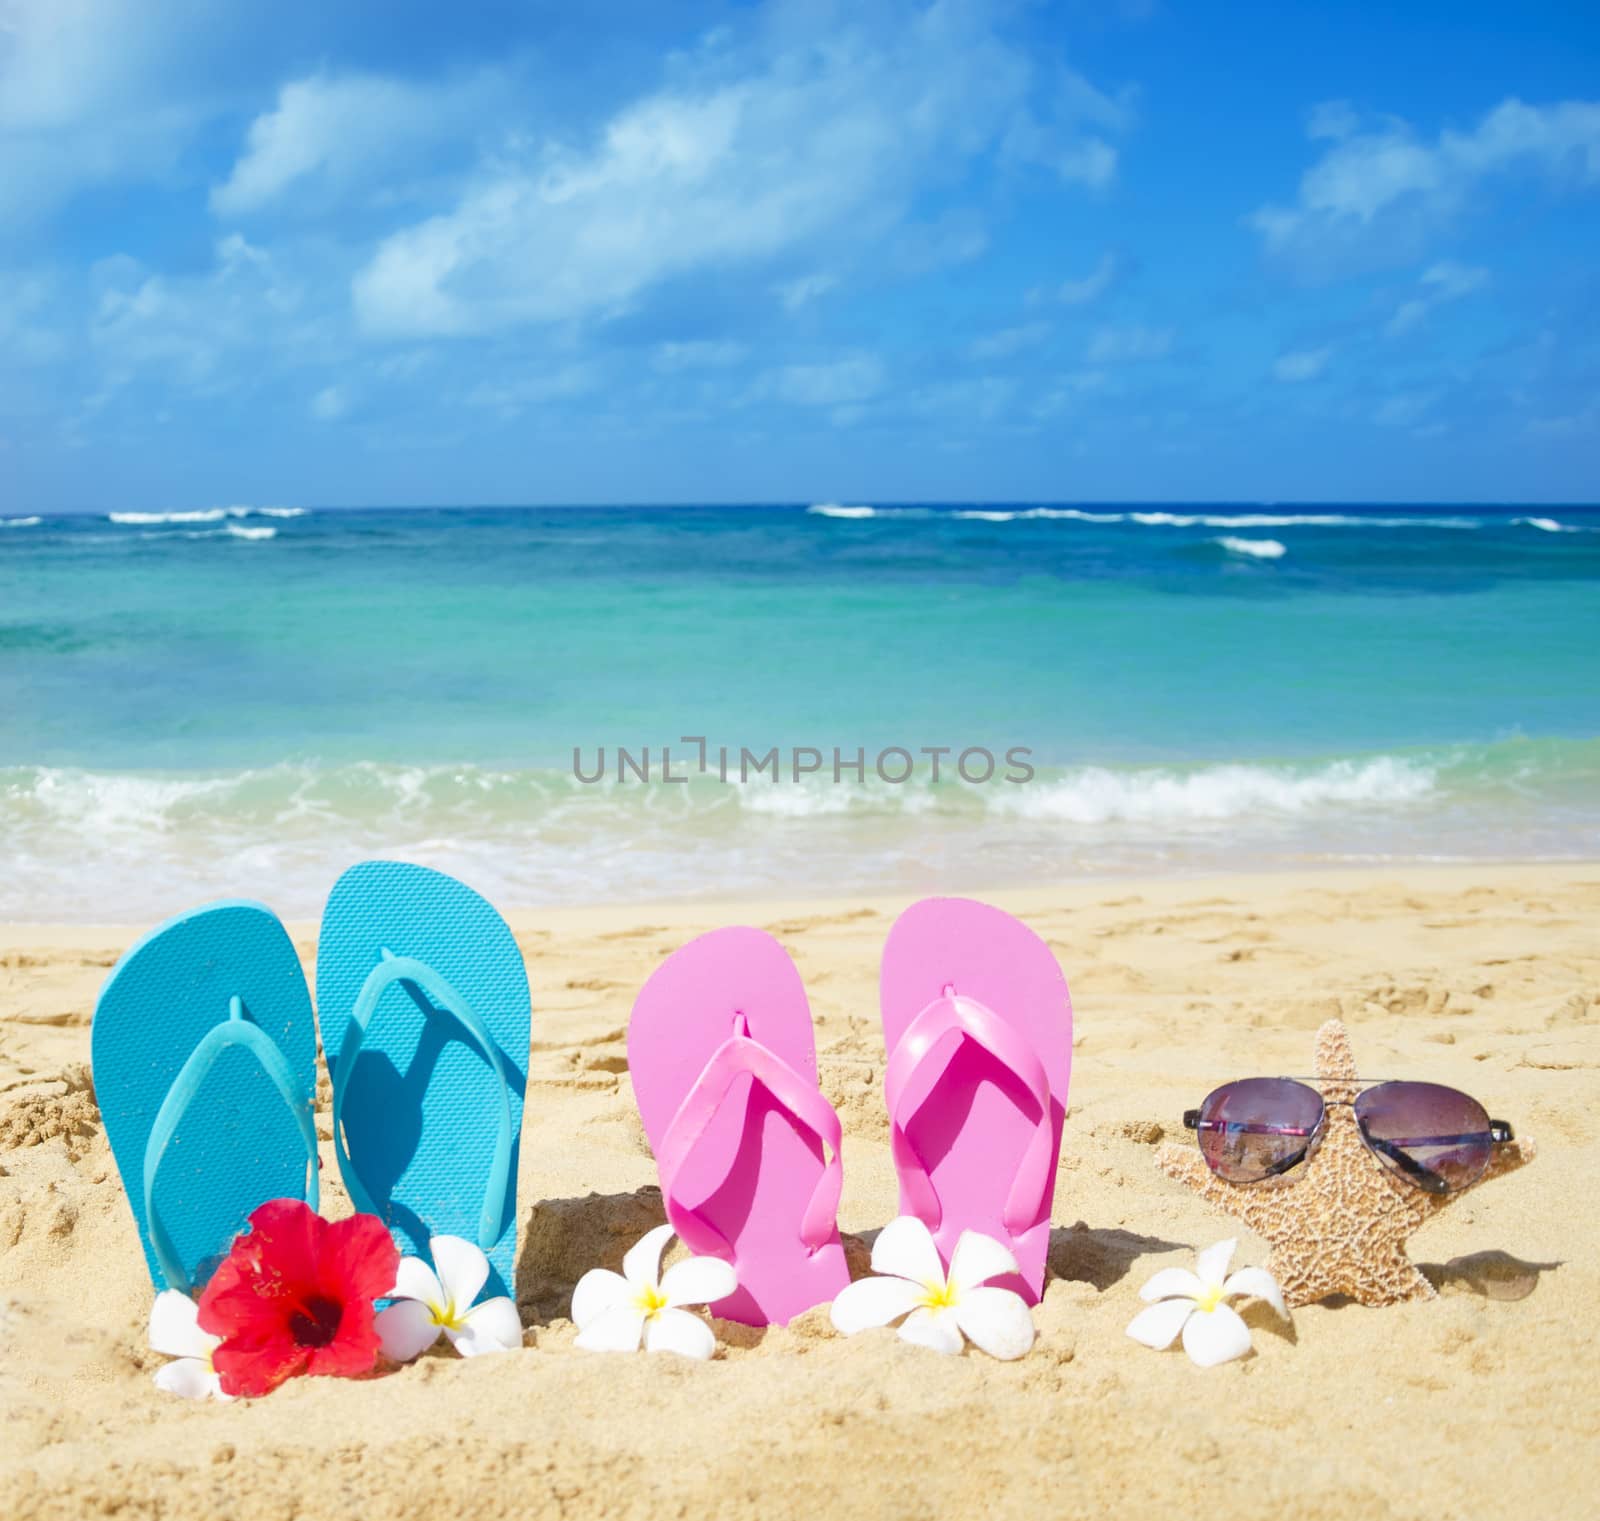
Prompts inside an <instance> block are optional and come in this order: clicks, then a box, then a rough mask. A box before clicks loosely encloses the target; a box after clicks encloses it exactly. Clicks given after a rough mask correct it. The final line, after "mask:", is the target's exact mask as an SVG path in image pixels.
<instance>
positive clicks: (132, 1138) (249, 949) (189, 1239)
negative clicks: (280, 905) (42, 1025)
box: [91, 900, 317, 1294]
mask: <svg viewBox="0 0 1600 1521" xmlns="http://www.w3.org/2000/svg"><path fill="white" fill-rule="evenodd" d="M91 1043H92V1060H93V1068H94V1086H95V1097H96V1099H97V1100H98V1102H99V1105H100V1114H101V1118H102V1119H103V1120H104V1122H105V1127H106V1137H107V1139H108V1140H109V1141H110V1142H111V1151H112V1155H113V1156H114V1157H115V1158H116V1161H117V1169H118V1171H119V1172H120V1173H121V1174H122V1182H123V1187H124V1189H125V1190H126V1192H127V1195H128V1202H129V1204H131V1205H132V1206H133V1216H134V1219H135V1220H136V1221H137V1222H138V1226H139V1241H140V1244H141V1245H142V1246H143V1247H144V1255H145V1262H146V1263H147V1265H148V1266H149V1269H150V1277H151V1279H152V1281H153V1282H154V1283H155V1286H156V1288H157V1289H158V1290H160V1289H180V1290H182V1291H183V1292H184V1293H186V1294H193V1293H197V1292H198V1291H199V1290H200V1289H201V1288H203V1287H204V1286H205V1283H206V1281H207V1279H209V1278H210V1277H211V1274H212V1273H213V1272H214V1271H215V1269H216V1267H217V1264H218V1263H219V1262H221V1260H222V1259H223V1258H224V1257H225V1256H226V1255H227V1253H228V1248H229V1247H230V1246H231V1245H232V1243H233V1238H234V1237H235V1236H237V1235H238V1234H239V1232H240V1231H242V1230H244V1228H245V1225H246V1223H247V1221H248V1218H249V1215H250V1212H251V1211H252V1210H254V1209H256V1208H257V1207H258V1206H259V1205H262V1204H265V1203H266V1202H267V1200H269V1199H284V1198H294V1199H304V1200H305V1201H306V1202H307V1203H308V1204H309V1205H310V1206H311V1207H312V1209H315V1208H316V1207H317V1136H316V1130H315V1128H314V1127H313V1124H312V1119H311V1109H312V1102H313V1098H314V1095H315V1091H316V1087H315V1075H316V1061H317V1044H316V1031H315V1027H314V1025H313V1024H312V1019H311V1000H310V998H309V996H308V995H307V992H306V979H305V975H304V974H303V973H302V972H301V970H300V961H299V958H298V957H297V956H296V955H295V952H294V946H293V945H292V944H291V943H290V940H289V935H288V932H287V931H286V930H285V929H284V927H283V925H282V924H281V923H280V922H279V920H278V917H277V915H276V914H274V913H273V912H272V910H271V909H269V908H267V907H266V906H265V905H263V904H260V903H247V902H242V901H237V900H231V901H227V902H222V903H211V904H208V905H206V906H205V907H204V908H197V909H194V910H193V911H192V912H190V913H187V914H179V915H178V916H177V917H176V918H175V919H169V920H167V922H166V923H165V924H162V925H158V926H157V927H156V928H155V929H153V930H151V931H150V933H149V934H148V935H146V936H145V937H144V938H143V939H142V940H140V941H139V942H138V943H137V944H136V945H134V946H133V948H132V949H131V950H129V951H128V952H127V954H126V955H124V956H123V958H122V959H121V960H120V961H119V962H118V963H117V964H116V966H115V967H114V968H113V969H112V972H111V975H110V976H109V977H108V978H107V979H106V981H105V986H104V987H103V988H101V990H100V998H99V1001H98V1002H97V1003H96V1004H95V1011H94V1027H93V1031H92V1036H91Z"/></svg>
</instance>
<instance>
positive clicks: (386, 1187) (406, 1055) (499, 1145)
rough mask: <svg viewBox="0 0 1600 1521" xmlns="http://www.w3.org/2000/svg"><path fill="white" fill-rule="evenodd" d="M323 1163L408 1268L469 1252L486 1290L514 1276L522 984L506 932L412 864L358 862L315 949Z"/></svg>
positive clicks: (448, 883)
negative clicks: (328, 1149) (466, 1244)
mask: <svg viewBox="0 0 1600 1521" xmlns="http://www.w3.org/2000/svg"><path fill="white" fill-rule="evenodd" d="M317 1016H318V1018H319V1020H320V1021H321V1025H322V1049H323V1054H324V1055H325V1057H326V1058H327V1062H328V1071H329V1074H330V1075H331V1076H332V1078H333V1115H334V1121H333V1139H334V1153H335V1155H336V1156H337V1157H338V1159H339V1171H340V1173H341V1174H342V1175H343V1177H344V1183H345V1187H346V1188H347V1189H348V1190H349V1193H350V1197H351V1199H352V1201H354V1203H355V1206H356V1208H357V1209H359V1210H362V1211H364V1212H366V1213H369V1214H374V1215H377V1216H378V1217H379V1218H380V1219H382V1220H383V1221H384V1222H385V1223H386V1224H387V1225H388V1227H389V1230H390V1233H391V1234H392V1235H393V1236H394V1239H395V1244H396V1245H397V1246H398V1247H399V1248H400V1250H401V1251H402V1252H404V1253H405V1254H407V1255H408V1256H413V1257H421V1258H422V1259H423V1260H424V1261H425V1262H429V1263H431V1262H432V1257H431V1254H430V1252H429V1250H428V1242H429V1240H430V1238H432V1237H434V1236H461V1237H464V1238H465V1239H466V1240H468V1241H476V1242H477V1243H478V1245H479V1246H480V1247H481V1248H482V1249H483V1251H484V1253H485V1254H486V1255H487V1256H488V1258H489V1285H488V1288H487V1289H486V1290H485V1292H486V1293H488V1294H491V1295H493V1294H510V1293H512V1292H513V1284H514V1282H515V1278H516V1261H515V1259H516V1249H517V1157H518V1153H519V1150H520V1143H521V1136H522V1100H523V1093H524V1090H525V1089H526V1087H527V1081H528V1079H527V1063H528V1033H529V1025H530V1011H529V1006H528V974H527V972H526V970H525V969H524V967H523V964H522V953H521V952H520V951H518V949H517V943H516V941H515V940H513V939H512V937H511V931H510V930H509V929H508V928H507V927H506V922H505V920H504V919H502V918H501V917H500V915H499V914H497V913H496V912H495V910H494V909H493V908H492V907H491V906H490V905H489V904H488V903H487V902H485V901H484V899H482V898H480V897H479V896H478V894H477V893H475V892H473V891H472V889H471V888H470V887H466V886H464V885H463V884H462V883H460V882H457V881H456V880H455V878H454V877H447V876H445V875H444V873H443V872H437V871H430V870H429V869H428V868H427V867H424V866H409V865H406V864H404V863H401V862H397V861H364V862H362V863H361V864H360V865H359V866H352V867H351V868H350V870H349V871H347V872H345V874H344V875H343V876H342V877H340V878H339V880H338V881H337V882H336V883H335V884H334V887H333V891H332V892H331V893H330V894H329V895H328V906H327V907H326V908H325V909H324V910H323V914H322V939H321V941H320V942H319V944H318V946H317Z"/></svg>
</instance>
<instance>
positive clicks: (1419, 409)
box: [1372, 391, 1439, 428]
mask: <svg viewBox="0 0 1600 1521" xmlns="http://www.w3.org/2000/svg"><path fill="white" fill-rule="evenodd" d="M1438 399H1439V393H1438V392H1437V391H1397V392H1396V393H1395V394H1394V395H1393V396H1390V397H1387V398H1386V399H1385V400H1384V401H1382V402H1381V403H1380V404H1379V406H1378V409H1377V411H1376V412H1374V413H1373V415H1372V420H1373V421H1374V422H1375V423H1377V424H1378V425H1379V426H1380V427H1383V428H1410V427H1414V426H1415V425H1416V424H1417V423H1418V422H1420V421H1421V419H1422V415H1423V413H1425V412H1426V411H1427V410H1428V408H1429V407H1431V406H1432V405H1433V404H1434V402H1436V401H1437V400H1438Z"/></svg>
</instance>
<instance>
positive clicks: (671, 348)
mask: <svg viewBox="0 0 1600 1521" xmlns="http://www.w3.org/2000/svg"><path fill="white" fill-rule="evenodd" d="M748 352H749V350H748V349H747V348H746V347H745V345H744V344H742V343H734V342H731V341H728V340H723V341H714V340H711V339H692V340H690V341H688V342H686V343H659V344H657V345H656V350H655V353H654V354H653V355H652V356H651V361H650V362H651V363H652V364H653V365H654V366H655V367H656V368H657V369H658V370H664V371H667V372H669V373H670V372H671V371H674V370H720V369H726V368H727V367H728V366H729V365H735V364H738V363H739V362H740V361H741V360H742V359H743V358H744V357H745V355H746V354H747V353H748Z"/></svg>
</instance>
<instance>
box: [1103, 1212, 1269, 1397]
mask: <svg viewBox="0 0 1600 1521" xmlns="http://www.w3.org/2000/svg"><path fill="white" fill-rule="evenodd" d="M1238 1244H1239V1243H1238V1241H1236V1240H1232V1239H1230V1240H1227V1241H1219V1242H1218V1243H1217V1244H1216V1245H1215V1246H1208V1247H1207V1248H1206V1249H1205V1250H1204V1251H1203V1252H1201V1253H1200V1254H1199V1255H1198V1256H1197V1257H1196V1258H1195V1271H1194V1272H1193V1273H1191V1272H1190V1271H1189V1270H1188V1268H1162V1269H1161V1271H1160V1272H1159V1273H1157V1274H1156V1275H1155V1277H1154V1278H1152V1279H1151V1280H1150V1281H1149V1283H1147V1284H1146V1285H1145V1286H1144V1287H1143V1288H1142V1289H1140V1290H1139V1297H1140V1298H1141V1299H1145V1300H1160V1301H1161V1303H1160V1304H1152V1305H1151V1306H1150V1308H1149V1309H1148V1310H1141V1311H1140V1312H1139V1313H1138V1314H1137V1315H1135V1316H1134V1317H1133V1320H1132V1322H1131V1323H1130V1324H1129V1326H1128V1335H1129V1336H1131V1337H1132V1338H1133V1339H1134V1340H1135V1341H1137V1342H1142V1343H1143V1344H1144V1345H1145V1346H1147V1347H1154V1348H1155V1349H1156V1350H1157V1351H1160V1350H1161V1349H1162V1348H1163V1347H1170V1346H1171V1345H1172V1343H1173V1342H1174V1341H1175V1340H1176V1339H1177V1336H1178V1333H1179V1332H1180V1331H1181V1332H1183V1350H1184V1351H1185V1352H1187V1353H1188V1354H1189V1356H1190V1358H1191V1359H1192V1360H1193V1361H1194V1362H1196V1363H1198V1364H1199V1365H1200V1366H1201V1367H1202V1368H1212V1367H1215V1366H1216V1365H1217V1364H1218V1363H1225V1362H1227V1361H1229V1359H1231V1358H1235V1357H1243V1356H1244V1355H1245V1353H1246V1352H1248V1351H1249V1350H1250V1327H1249V1326H1247V1325H1246V1324H1245V1323H1244V1321H1243V1320H1241V1319H1240V1318H1239V1315H1238V1313H1237V1311H1235V1310H1233V1309H1231V1308H1230V1307H1229V1306H1228V1305H1227V1304H1225V1303H1224V1302H1223V1301H1224V1300H1228V1299H1233V1298H1237V1297H1238V1296H1240V1295H1242V1294H1248V1295H1252V1296H1253V1297H1254V1298H1256V1299H1264V1300H1266V1302H1267V1303H1268V1304H1270V1305H1271V1306H1272V1308H1273V1309H1275V1310H1276V1311H1277V1312H1278V1313H1279V1314H1280V1315H1281V1316H1283V1318H1284V1319H1285V1320H1287V1319H1288V1318H1289V1311H1288V1310H1287V1309H1286V1308H1285V1306H1284V1303H1283V1292H1282V1291H1281V1290H1280V1289H1279V1288H1278V1284H1277V1280H1276V1279H1275V1278H1273V1276H1272V1274H1271V1273H1269V1272H1268V1271H1267V1270H1266V1269H1265V1268H1256V1267H1247V1268H1240V1269H1239V1271H1238V1272H1237V1273H1232V1274H1230V1273H1229V1272H1228V1264H1229V1263H1230V1262H1232V1261H1233V1251H1234V1248H1235V1247H1236V1246H1238Z"/></svg>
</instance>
